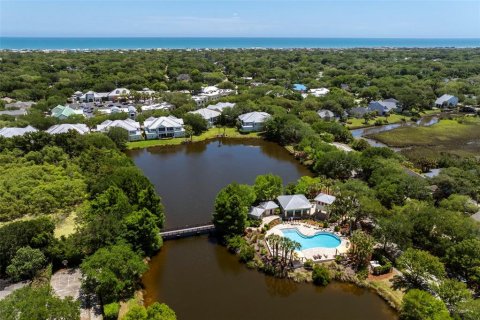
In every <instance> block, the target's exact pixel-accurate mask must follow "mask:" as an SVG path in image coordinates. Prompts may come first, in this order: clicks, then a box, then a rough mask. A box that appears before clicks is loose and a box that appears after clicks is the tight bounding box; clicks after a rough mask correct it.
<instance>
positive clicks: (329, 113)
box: [317, 109, 335, 120]
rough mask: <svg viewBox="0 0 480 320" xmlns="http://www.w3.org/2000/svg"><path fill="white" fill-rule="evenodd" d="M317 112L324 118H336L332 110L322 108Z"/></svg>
mask: <svg viewBox="0 0 480 320" xmlns="http://www.w3.org/2000/svg"><path fill="white" fill-rule="evenodd" d="M317 114H318V116H319V117H320V118H321V119H323V120H333V119H335V114H334V113H333V112H332V111H330V110H326V109H320V110H318V111H317Z"/></svg>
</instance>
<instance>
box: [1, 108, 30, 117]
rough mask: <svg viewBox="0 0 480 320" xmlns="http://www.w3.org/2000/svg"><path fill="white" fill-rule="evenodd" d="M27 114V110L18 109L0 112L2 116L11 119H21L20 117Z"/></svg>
mask: <svg viewBox="0 0 480 320" xmlns="http://www.w3.org/2000/svg"><path fill="white" fill-rule="evenodd" d="M26 114H27V110H26V109H17V110H2V111H0V115H7V116H11V117H15V118H16V117H19V116H24V115H26Z"/></svg>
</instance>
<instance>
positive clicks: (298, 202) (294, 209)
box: [277, 194, 312, 218]
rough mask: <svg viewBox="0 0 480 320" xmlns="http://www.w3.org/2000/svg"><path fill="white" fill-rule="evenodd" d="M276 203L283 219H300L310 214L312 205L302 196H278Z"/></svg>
mask: <svg viewBox="0 0 480 320" xmlns="http://www.w3.org/2000/svg"><path fill="white" fill-rule="evenodd" d="M277 201H278V203H279V204H280V210H281V211H282V214H283V217H284V218H300V217H302V216H304V215H311V214H312V204H311V203H310V201H308V199H307V198H306V197H305V195H303V194H294V195H289V196H278V197H277Z"/></svg>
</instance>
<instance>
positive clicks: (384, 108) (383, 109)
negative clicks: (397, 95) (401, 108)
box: [368, 98, 398, 116]
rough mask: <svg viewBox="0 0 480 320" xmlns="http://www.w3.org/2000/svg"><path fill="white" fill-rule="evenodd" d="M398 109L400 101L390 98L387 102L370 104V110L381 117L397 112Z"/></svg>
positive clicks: (380, 101)
mask: <svg viewBox="0 0 480 320" xmlns="http://www.w3.org/2000/svg"><path fill="white" fill-rule="evenodd" d="M397 109H398V101H397V100H395V99H393V98H390V99H386V100H379V101H371V102H370V103H369V104H368V110H369V111H372V112H377V113H378V114H379V115H381V116H382V115H384V114H386V113H390V112H393V111H396V110H397Z"/></svg>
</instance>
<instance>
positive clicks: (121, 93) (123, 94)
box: [107, 88, 130, 101]
mask: <svg viewBox="0 0 480 320" xmlns="http://www.w3.org/2000/svg"><path fill="white" fill-rule="evenodd" d="M129 96H130V90H128V89H126V88H117V89H115V90H113V91H112V92H110V93H109V94H108V95H107V98H108V100H109V101H117V100H120V99H123V98H128V97H129Z"/></svg>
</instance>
